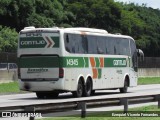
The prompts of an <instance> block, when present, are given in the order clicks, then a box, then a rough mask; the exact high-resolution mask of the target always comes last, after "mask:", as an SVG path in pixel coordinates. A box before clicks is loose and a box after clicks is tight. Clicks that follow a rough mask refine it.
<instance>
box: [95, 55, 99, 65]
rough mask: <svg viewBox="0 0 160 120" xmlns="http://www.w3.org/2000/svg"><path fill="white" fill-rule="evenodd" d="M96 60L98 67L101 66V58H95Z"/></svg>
mask: <svg viewBox="0 0 160 120" xmlns="http://www.w3.org/2000/svg"><path fill="white" fill-rule="evenodd" d="M95 61H96V67H99V66H100V61H99V58H97V57H96V58H95Z"/></svg>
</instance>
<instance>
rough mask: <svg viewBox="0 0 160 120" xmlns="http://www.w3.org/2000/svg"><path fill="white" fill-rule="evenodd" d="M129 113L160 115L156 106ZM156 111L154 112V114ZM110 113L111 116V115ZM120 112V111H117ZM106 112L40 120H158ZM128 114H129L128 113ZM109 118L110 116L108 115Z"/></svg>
mask: <svg viewBox="0 0 160 120" xmlns="http://www.w3.org/2000/svg"><path fill="white" fill-rule="evenodd" d="M129 111H131V113H133V112H134V113H139V114H140V113H142V112H144V113H145V112H146V111H152V112H150V113H155V114H156V112H157V111H158V112H159V113H160V109H158V107H157V106H146V107H137V108H132V109H129ZM154 111H156V112H154ZM112 112H113V113H116V112H117V111H112ZM112 112H111V114H112ZM119 112H120V111H119ZM107 113H108V112H102V113H91V114H88V115H87V117H86V118H81V117H80V115H74V116H68V117H52V118H43V119H40V120H71V119H73V120H124V119H125V120H159V119H160V118H159V117H107V116H106V114H107ZM128 113H130V112H128ZM110 116H111V115H110Z"/></svg>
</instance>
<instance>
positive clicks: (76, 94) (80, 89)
mask: <svg viewBox="0 0 160 120" xmlns="http://www.w3.org/2000/svg"><path fill="white" fill-rule="evenodd" d="M83 90H84V87H83V83H82V80H79V81H78V86H77V91H74V92H72V94H73V96H74V97H82V94H83Z"/></svg>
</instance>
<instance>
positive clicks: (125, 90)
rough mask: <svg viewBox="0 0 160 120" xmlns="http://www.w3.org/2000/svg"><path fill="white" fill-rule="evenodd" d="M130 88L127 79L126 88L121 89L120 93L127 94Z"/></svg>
mask: <svg viewBox="0 0 160 120" xmlns="http://www.w3.org/2000/svg"><path fill="white" fill-rule="evenodd" d="M128 86H129V83H128V80H127V79H126V78H125V81H124V87H123V88H120V89H119V90H120V93H127V91H128Z"/></svg>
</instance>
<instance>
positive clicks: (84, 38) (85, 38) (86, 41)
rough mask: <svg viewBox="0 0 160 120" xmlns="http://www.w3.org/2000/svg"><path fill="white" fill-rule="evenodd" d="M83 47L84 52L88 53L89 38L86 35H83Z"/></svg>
mask: <svg viewBox="0 0 160 120" xmlns="http://www.w3.org/2000/svg"><path fill="white" fill-rule="evenodd" d="M81 47H82V49H83V53H85V54H87V53H88V39H87V36H86V35H82V42H81Z"/></svg>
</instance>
